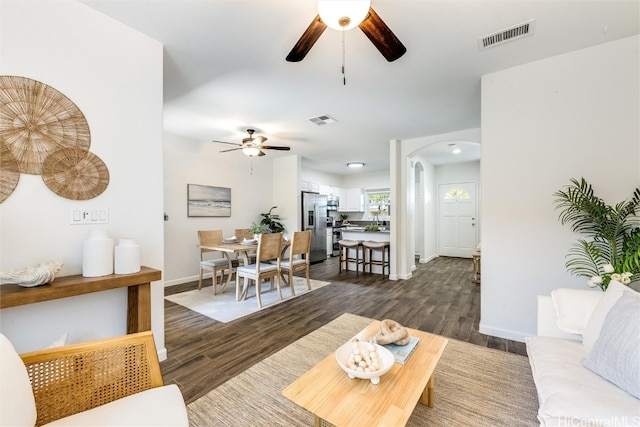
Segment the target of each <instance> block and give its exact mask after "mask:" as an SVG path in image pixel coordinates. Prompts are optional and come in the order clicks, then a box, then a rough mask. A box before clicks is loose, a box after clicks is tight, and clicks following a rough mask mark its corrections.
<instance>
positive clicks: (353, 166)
mask: <svg viewBox="0 0 640 427" xmlns="http://www.w3.org/2000/svg"><path fill="white" fill-rule="evenodd" d="M347 167H350V168H361V167H364V163H362V162H350V163H347Z"/></svg>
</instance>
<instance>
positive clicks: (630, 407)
mask: <svg viewBox="0 0 640 427" xmlns="http://www.w3.org/2000/svg"><path fill="white" fill-rule="evenodd" d="M623 296H624V298H623ZM537 332H538V336H536V337H528V338H526V345H527V353H528V355H529V362H530V364H531V370H532V373H533V379H534V381H535V384H536V388H537V391H538V401H539V404H540V409H539V411H538V420H539V421H540V425H542V426H558V427H570V426H588V427H600V426H602V427H612V426H615V427H621V426H630V427H640V400H639V398H640V293H638V292H635V291H634V290H632V289H630V288H629V287H627V286H625V285H623V284H621V283H618V282H615V281H612V282H611V283H610V285H609V287H608V289H607V291H606V292H602V291H601V290H599V289H598V290H591V289H556V290H554V291H553V292H552V294H551V296H539V297H538V331H537ZM587 366H588V367H587Z"/></svg>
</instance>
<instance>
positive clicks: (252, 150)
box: [212, 129, 291, 157]
mask: <svg viewBox="0 0 640 427" xmlns="http://www.w3.org/2000/svg"><path fill="white" fill-rule="evenodd" d="M255 132H256V131H255V130H254V129H247V133H248V134H249V137H248V138H243V139H242V144H239V143H237V142H227V141H217V140H213V141H212V142H218V143H220V144H229V145H236V146H237V148H229V149H228V150H222V151H220V152H221V153H226V152H228V151H236V150H242V152H243V153H244V155H246V156H249V157H255V156H264V155H265V153H264V151H262V150H280V151H289V150H291V147H284V146H277V145H263V144H264V142H265V141H266V140H267V139H268V138H266V137H264V136H260V135H258V136H253V134H254V133H255Z"/></svg>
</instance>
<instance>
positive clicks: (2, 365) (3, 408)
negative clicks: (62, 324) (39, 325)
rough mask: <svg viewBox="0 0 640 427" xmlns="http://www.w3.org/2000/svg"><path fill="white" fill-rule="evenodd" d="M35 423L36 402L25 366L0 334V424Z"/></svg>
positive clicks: (5, 338)
mask: <svg viewBox="0 0 640 427" xmlns="http://www.w3.org/2000/svg"><path fill="white" fill-rule="evenodd" d="M35 424H36V402H35V399H34V397H33V391H32V389H31V381H30V380H29V374H27V368H26V367H25V366H24V363H22V359H21V358H20V356H19V355H18V353H17V352H16V350H15V349H14V347H13V344H11V342H10V341H9V340H8V339H7V337H5V336H4V335H2V334H0V425H2V426H33V425H35Z"/></svg>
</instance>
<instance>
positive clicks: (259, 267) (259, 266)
mask: <svg viewBox="0 0 640 427" xmlns="http://www.w3.org/2000/svg"><path fill="white" fill-rule="evenodd" d="M281 250H282V233H263V234H261V235H260V239H258V249H257V257H256V262H255V263H254V264H249V265H242V266H239V267H238V268H237V269H236V299H237V300H241V299H242V300H243V299H246V298H247V292H248V290H249V280H253V281H254V282H255V284H256V298H257V300H258V307H260V308H262V299H261V298H260V288H261V284H262V281H263V280H266V279H269V280H270V281H271V286H272V287H273V282H274V279H275V282H276V284H277V286H278V296H279V297H280V299H282V289H281V288H280V255H281V254H280V252H281ZM271 261H275V264H274V263H272V262H271ZM241 278H242V279H244V280H243V282H244V283H243V286H242V289H241V288H240V279H241Z"/></svg>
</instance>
